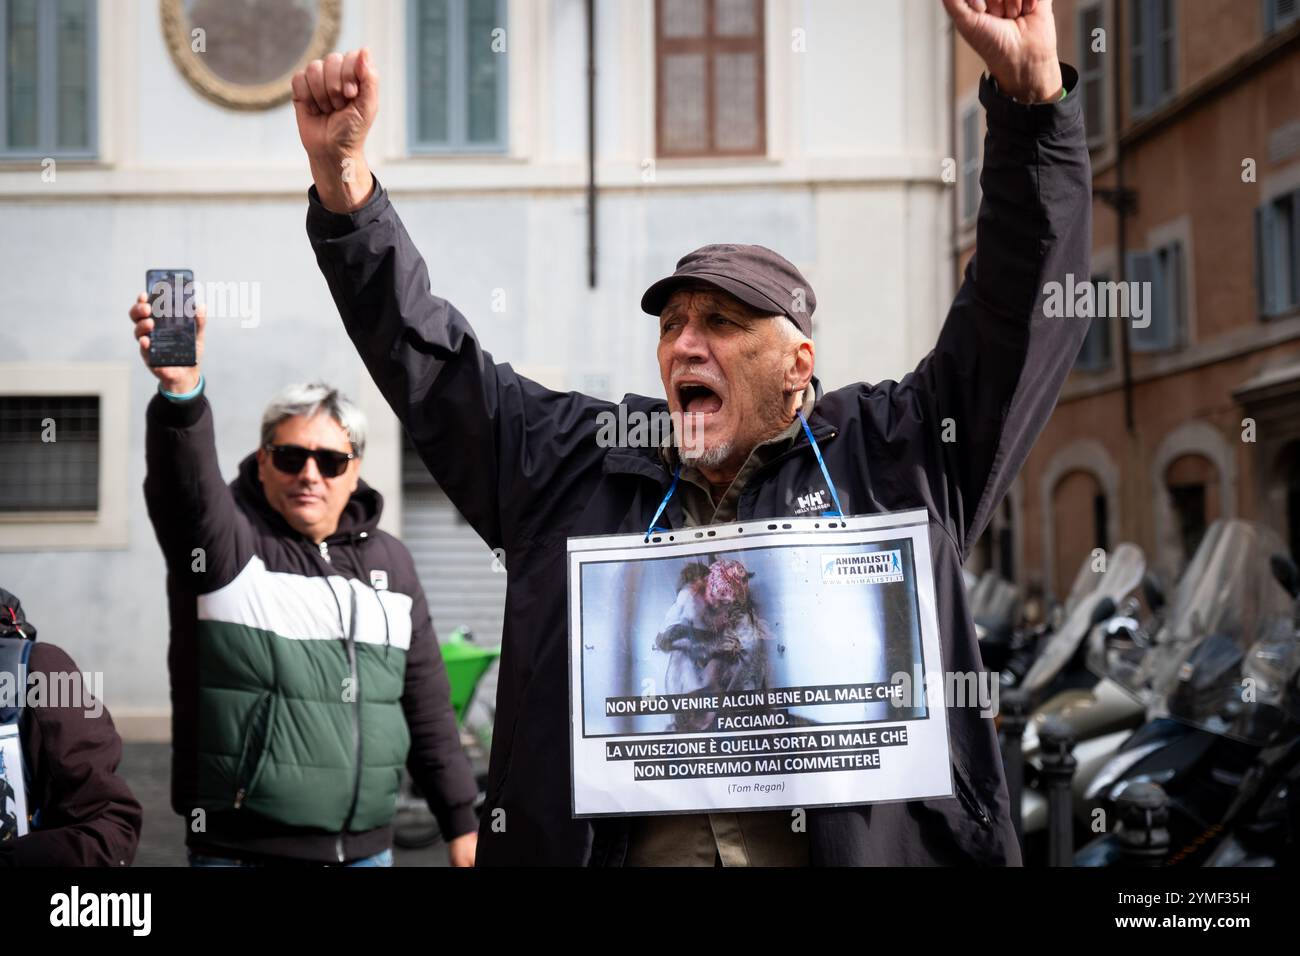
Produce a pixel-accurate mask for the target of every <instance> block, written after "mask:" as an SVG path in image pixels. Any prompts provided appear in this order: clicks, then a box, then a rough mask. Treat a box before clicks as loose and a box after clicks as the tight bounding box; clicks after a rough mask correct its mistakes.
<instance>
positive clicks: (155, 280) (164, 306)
mask: <svg viewBox="0 0 1300 956" xmlns="http://www.w3.org/2000/svg"><path fill="white" fill-rule="evenodd" d="M144 287H145V289H146V290H147V293H148V296H149V308H150V311H151V317H152V318H153V332H151V333H150V334H149V365H150V367H152V368H161V367H165V366H177V365H191V366H192V365H197V364H198V356H197V355H196V354H195V340H196V338H197V336H198V322H197V320H196V319H195V317H194V310H195V307H196V303H195V301H194V273H193V272H192V271H190V270H189V269H150V270H149V271H148V272H146V273H145V278H144Z"/></svg>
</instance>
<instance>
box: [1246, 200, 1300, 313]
mask: <svg viewBox="0 0 1300 956" xmlns="http://www.w3.org/2000/svg"><path fill="white" fill-rule="evenodd" d="M1255 287H1256V290H1257V292H1258V298H1259V312H1260V315H1262V316H1264V317H1265V318H1272V317H1273V316H1278V315H1286V314H1288V313H1290V312H1294V311H1295V310H1296V309H1300V189H1297V190H1295V191H1294V192H1289V193H1285V194H1283V195H1281V196H1278V197H1277V198H1275V199H1272V200H1270V201H1269V202H1267V203H1265V204H1264V205H1263V206H1261V207H1259V208H1258V209H1256V210H1255Z"/></svg>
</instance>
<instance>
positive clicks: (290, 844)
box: [130, 293, 478, 866]
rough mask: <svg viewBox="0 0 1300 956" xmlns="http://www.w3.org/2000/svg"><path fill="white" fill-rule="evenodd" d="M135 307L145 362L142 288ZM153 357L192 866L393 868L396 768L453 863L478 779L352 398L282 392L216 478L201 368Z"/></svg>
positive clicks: (151, 482)
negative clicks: (363, 469) (407, 775)
mask: <svg viewBox="0 0 1300 956" xmlns="http://www.w3.org/2000/svg"><path fill="white" fill-rule="evenodd" d="M130 315H131V319H132V321H133V322H134V323H135V336H136V338H137V340H138V341H139V347H140V353H141V355H142V356H143V357H145V358H146V359H147V354H148V348H149V334H150V332H151V331H152V330H153V320H152V319H151V318H150V307H149V303H148V300H147V297H146V296H145V295H144V294H143V293H142V294H141V295H140V297H139V299H138V300H137V301H136V303H135V305H134V306H132V308H131V310H130ZM197 318H198V342H197V354H198V356H199V357H200V359H201V358H202V354H203V335H204V327H205V324H206V323H205V318H206V316H205V312H204V310H203V308H202V307H200V308H199V314H198V317H197ZM150 371H151V372H152V373H153V374H154V376H155V377H156V378H157V379H158V394H156V395H155V396H154V397H153V399H152V401H151V402H150V403H149V408H148V412H147V421H148V429H147V435H146V441H145V449H146V450H145V455H146V462H147V473H146V477H145V485H144V489H145V500H146V503H147V505H148V511H149V518H150V520H151V521H152V522H153V526H154V531H155V532H156V534H157V536H158V542H159V544H160V545H161V546H162V551H163V557H164V558H165V560H166V562H167V597H168V603H169V610H170V614H171V644H170V647H169V649H168V668H169V672H170V675H171V682H172V807H173V809H174V810H175V811H176V812H177V813H179V814H181V816H183V817H184V818H185V821H186V845H187V847H188V850H189V854H190V862H191V865H194V866H257V865H269V864H278V863H305V864H311V863H318V864H335V865H347V866H391V865H392V850H391V843H392V820H393V815H394V812H395V809H396V799H397V792H398V788H399V785H400V783H401V779H402V775H401V770H402V768H403V767H404V766H405V767H407V768H408V769H409V770H410V772H411V775H412V776H413V777H414V778H415V781H416V782H417V784H419V786H420V788H421V789H422V790H423V792H424V794H425V795H426V797H427V799H428V801H429V807H430V809H431V810H433V812H434V814H435V815H436V816H437V818H438V822H439V824H440V826H441V828H442V832H443V834H444V835H445V836H446V837H447V839H448V853H449V856H450V860H451V863H452V865H453V866H473V865H474V855H475V847H476V845H477V836H476V830H477V826H478V821H477V818H476V816H475V813H474V800H475V796H476V794H477V786H476V784H475V781H474V777H473V774H472V772H471V770H470V767H469V762H468V760H467V759H466V757H465V754H464V752H463V751H462V750H461V747H460V737H459V732H458V730H457V727H456V719H455V714H454V711H453V709H452V706H451V697H450V689H449V687H448V683H447V677H446V673H445V670H444V668H443V664H442V657H441V655H440V654H439V652H438V646H437V641H436V638H435V636H434V633H433V625H432V623H431V621H430V620H429V609H428V605H427V604H426V602H425V597H424V593H423V591H422V590H421V588H420V585H419V582H418V580H417V578H416V574H415V566H414V563H413V562H412V560H411V555H410V553H409V552H408V551H407V549H406V547H405V546H404V545H403V544H402V543H401V542H400V541H398V540H397V539H396V538H394V537H393V536H392V535H389V534H387V533H385V532H383V531H380V530H379V527H378V524H379V516H380V512H381V509H382V507H383V499H382V498H381V497H380V495H379V493H378V492H377V491H375V490H374V489H373V488H370V487H369V486H367V485H366V483H365V482H364V481H362V480H361V478H360V466H361V458H362V455H363V454H364V451H365V419H364V417H363V416H362V414H361V411H360V409H358V408H357V407H356V406H354V405H353V404H352V403H351V402H350V401H348V399H347V398H346V397H344V396H343V395H341V394H340V393H339V392H338V391H337V390H335V389H333V388H330V387H329V386H327V385H320V384H312V385H294V386H290V387H289V388H286V389H284V390H283V391H282V392H280V393H279V394H278V395H277V396H276V397H275V398H274V399H273V400H272V401H271V403H270V405H268V406H267V408H266V411H265V412H264V413H263V416H262V434H261V442H260V445H259V447H258V449H257V451H256V452H255V453H254V454H251V455H248V456H247V457H246V458H245V459H244V460H243V461H242V462H241V464H240V466H239V475H238V477H237V478H236V479H235V480H234V481H233V482H231V483H230V484H229V485H227V484H226V482H225V480H224V479H223V478H222V476H221V471H220V469H219V467H218V464H217V448H216V441H215V438H214V432H213V416H212V409H211V407H210V405H209V404H208V400H207V398H206V397H205V396H204V390H205V388H204V379H203V376H202V374H201V372H200V368H199V366H198V365H197V364H196V365H195V366H194V367H192V368H190V367H172V368H151V369H150Z"/></svg>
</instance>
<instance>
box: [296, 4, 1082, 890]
mask: <svg viewBox="0 0 1300 956" xmlns="http://www.w3.org/2000/svg"><path fill="white" fill-rule="evenodd" d="M944 4H945V6H946V7H947V9H948V13H949V15H950V16H951V17H952V19H953V22H954V24H955V26H956V28H957V30H958V32H960V34H961V35H962V36H963V37H964V38H965V39H966V40H967V42H968V43H970V45H971V46H972V47H974V49H975V50H976V51H977V52H978V53H979V54H980V55H981V56H982V57H983V59H984V61H985V64H986V65H987V67H988V74H987V75H986V77H985V78H984V79H983V81H982V83H981V88H980V101H981V102H982V103H983V105H984V107H985V110H986V111H987V116H988V137H987V141H986V143H985V149H984V171H983V179H982V186H983V205H982V207H981V210H980V215H979V224H978V239H977V251H976V254H975V257H974V259H973V260H972V261H971V263H970V265H969V267H968V268H967V270H966V276H965V281H964V282H963V283H962V286H961V289H960V290H959V292H958V294H957V297H956V300H955V301H954V302H953V305H952V309H951V311H950V313H949V315H948V318H947V321H946V322H945V324H944V327H943V331H942V333H941V334H940V336H939V341H938V343H937V344H936V346H935V348H934V351H933V352H931V353H930V354H929V355H928V356H926V358H924V359H923V360H922V361H921V363H920V365H919V366H918V367H917V368H916V369H915V370H914V371H913V372H912V373H911V374H909V375H907V376H905V377H904V378H903V379H902V380H900V381H897V382H892V381H887V382H880V383H877V384H858V385H853V386H850V387H847V388H842V389H839V390H837V391H834V392H830V393H825V394H823V392H822V390H821V388H820V386H819V385H818V383H817V381H816V379H815V378H814V377H813V369H814V357H815V350H814V346H813V342H812V332H813V329H812V313H813V310H814V309H815V308H816V297H815V296H814V295H813V290H812V289H811V288H810V287H809V285H808V282H807V281H806V280H805V279H804V278H803V276H802V275H800V273H799V271H798V270H797V269H796V268H795V267H794V266H793V265H791V264H790V263H789V262H788V261H786V260H785V259H784V258H782V257H781V256H780V255H778V254H776V253H775V252H772V251H770V250H768V249H764V248H761V247H757V246H740V245H711V246H706V247H704V248H702V249H698V250H696V251H695V252H692V253H690V254H689V255H686V256H685V257H684V258H682V259H681V261H680V262H678V264H677V270H676V272H675V273H673V274H672V275H671V276H668V277H667V278H665V279H662V280H660V281H659V282H656V283H654V284H653V285H652V286H650V288H649V289H648V290H647V291H646V293H645V295H644V297H643V298H642V300H641V307H642V309H644V310H645V311H646V312H648V313H650V314H651V315H654V316H657V317H658V320H659V344H658V362H659V370H660V374H661V377H662V380H663V388H664V398H661V399H653V398H641V397H636V396H629V397H627V398H626V399H625V402H626V404H627V405H628V413H629V414H630V413H641V414H643V415H646V416H654V415H655V414H662V413H663V411H664V410H665V408H666V409H667V410H668V411H669V412H671V413H674V417H675V419H676V420H678V421H683V420H684V421H686V422H687V423H689V427H684V428H683V429H682V430H683V432H684V433H689V432H693V433H694V434H693V437H692V439H691V441H690V442H689V443H688V442H679V445H680V451H679V450H678V449H677V448H674V447H665V448H644V449H635V448H609V447H603V445H604V444H606V443H602V442H599V441H598V440H597V433H598V416H600V415H601V414H602V413H606V414H608V413H609V412H610V411H611V406H610V404H609V403H607V402H602V401H598V400H596V399H594V398H590V397H587V396H583V395H578V394H574V393H568V394H560V393H557V392H552V391H549V390H547V389H545V388H543V387H541V386H540V385H538V384H536V383H534V382H532V381H529V380H528V379H526V378H524V377H522V376H520V375H518V374H516V373H515V372H514V371H513V370H512V369H511V367H510V366H509V365H506V364H497V363H496V362H495V361H494V360H493V359H492V357H491V356H489V355H487V354H485V353H484V352H483V351H482V349H481V348H480V346H479V343H478V340H477V339H476V338H475V336H474V332H473V330H472V329H471V327H470V324H469V322H468V321H466V319H465V317H464V316H462V315H461V314H460V313H459V312H458V311H456V309H455V308H453V307H452V306H451V304H450V303H448V302H446V301H445V300H443V299H440V298H438V297H437V296H435V295H433V294H432V293H431V291H430V287H429V275H428V272H427V270H426V267H425V263H424V261H423V260H422V259H421V257H420V254H419V252H417V251H416V248H415V246H414V244H413V243H412V242H411V239H410V236H409V235H408V234H407V232H406V229H405V228H404V227H403V225H402V222H401V220H400V219H399V218H398V215H397V212H396V210H395V209H394V208H393V205H392V203H391V201H390V200H389V197H388V195H387V193H386V192H385V191H384V189H383V187H382V186H380V185H379V183H378V182H377V181H376V180H375V178H374V176H373V175H372V174H371V171H370V168H369V166H368V165H367V163H366V158H365V152H364V146H365V140H366V135H367V132H368V131H369V129H370V127H371V124H372V122H373V120H374V118H375V114H376V111H377V110H378V107H379V80H378V77H377V75H376V72H375V68H374V66H373V64H372V62H371V59H370V55H369V53H368V51H365V50H361V51H355V52H352V53H348V54H347V55H346V56H340V55H339V54H332V55H330V56H329V57H327V58H326V59H325V60H324V61H317V62H314V63H311V64H310V65H309V66H308V67H307V69H306V70H304V71H303V72H301V73H299V74H298V75H296V76H295V77H294V83H293V86H294V103H295V108H296V113H297V120H298V130H299V133H300V135H301V138H302V142H303V146H304V147H305V148H306V151H307V155H308V157H309V160H310V163H311V169H312V175H313V178H314V180H315V187H314V188H313V189H312V190H311V191H310V193H309V206H308V213H307V231H308V235H309V236H310V238H311V242H312V246H313V248H314V249H315V252H316V257H317V261H318V262H319V264H320V268H321V271H322V272H323V273H324V275H325V277H326V280H327V281H328V283H329V286H330V290H331V292H332V293H333V296H334V300H335V302H336V303H337V305H338V308H339V311H340V313H341V315H342V317H343V322H344V324H345V326H346V328H347V331H348V334H349V335H350V336H351V338H352V340H353V342H354V343H355V344H356V347H357V349H358V351H359V352H360V353H361V357H362V359H363V360H364V361H365V363H366V366H367V367H368V368H369V370H370V373H371V375H372V376H373V377H374V380H375V382H376V383H377V384H378V386H379V388H380V389H381V390H382V391H383V393H384V395H385V397H386V398H387V400H388V401H389V403H390V404H391V405H392V407H393V409H394V410H395V411H396V412H397V414H398V416H399V417H400V418H401V420H402V422H403V424H404V425H405V426H406V429H407V431H408V432H409V433H410V436H411V438H412V440H413V441H414V443H415V446H416V448H417V449H418V450H419V453H420V455H421V457H422V458H423V460H424V462H425V463H426V465H427V466H428V467H429V469H430V471H431V472H432V473H433V475H434V477H435V478H436V479H437V481H438V484H439V485H440V486H441V487H442V488H444V489H446V491H447V494H448V495H449V496H450V497H451V500H452V501H453V502H454V503H455V505H456V506H457V508H459V509H460V511H461V513H462V514H464V515H465V517H466V518H467V519H468V520H469V521H470V523H471V524H472V525H473V526H474V528H475V529H476V530H477V531H478V533H479V535H480V536H481V537H482V538H483V540H484V541H485V542H487V544H488V546H489V547H492V548H503V549H504V550H505V552H506V553H508V554H509V558H510V577H511V580H510V589H509V594H508V597H507V608H506V625H505V636H504V644H503V654H502V658H501V676H500V684H499V689H498V709H497V726H496V735H495V738H494V740H493V747H492V761H491V768H490V785H489V794H488V803H487V806H486V807H485V810H484V813H483V821H484V823H483V826H482V830H481V834H480V841H481V842H480V850H479V855H478V859H479V861H480V862H482V863H484V864H502V863H506V864H509V863H570V864H581V863H589V864H593V865H635V864H678V865H680V864H692V863H700V864H704V865H713V864H715V863H719V862H720V863H723V864H727V865H731V864H740V865H745V864H794V865H798V864H816V865H822V864H907V863H962V862H967V863H985V864H1018V863H1019V862H1020V853H1019V849H1018V847H1017V843H1016V838H1015V834H1014V832H1013V829H1012V825H1011V820H1010V815H1009V812H1008V804H1007V792H1006V786H1005V783H1004V781H1003V775H1002V764H1001V758H1000V756H999V752H998V745H997V739H996V735H995V732H994V727H993V722H992V721H991V720H990V719H988V718H987V717H981V716H979V713H978V712H977V711H976V710H975V709H973V708H949V710H948V714H947V717H948V723H949V736H950V741H951V748H952V750H951V752H952V764H953V766H952V770H953V779H954V781H955V787H956V791H955V792H956V796H955V797H952V798H945V799H930V800H917V801H912V802H908V803H893V804H877V805H862V806H850V807H834V808H821V809H810V810H809V811H808V814H807V832H806V833H805V832H792V827H791V825H790V815H789V814H788V813H786V812H784V811H782V812H756V813H713V814H695V815H686V816H654V817H641V818H632V819H628V818H618V819H602V820H598V821H596V822H594V823H593V822H589V821H587V820H577V819H574V818H573V816H572V814H571V810H570V793H569V761H570V754H569V719H570V718H569V687H568V679H567V665H566V648H567V641H566V627H567V618H566V605H565V599H566V588H565V575H566V567H567V565H566V561H565V539H566V538H567V537H569V536H578V535H591V534H615V533H631V532H637V533H639V532H643V531H645V530H646V528H647V527H649V526H650V525H651V523H652V521H653V519H654V518H655V517H656V509H657V506H658V505H659V503H660V502H661V501H662V500H663V499H664V497H665V494H666V493H668V491H669V489H670V488H671V487H674V476H677V478H678V479H679V480H677V482H676V486H675V491H674V492H673V493H672V494H671V496H670V497H669V499H668V506H667V508H666V510H665V511H664V512H663V514H662V515H661V516H659V523H660V524H661V525H666V526H670V527H674V528H682V527H690V526H697V525H704V524H710V523H718V522H728V521H733V520H746V521H748V520H752V519H755V518H769V517H775V516H778V515H780V516H785V515H791V514H808V513H815V512H812V511H811V510H810V506H809V505H808V504H807V502H809V501H817V502H823V501H824V502H825V504H822V505H821V506H820V507H823V508H824V507H827V506H828V505H829V503H830V500H831V498H832V497H833V496H834V493H835V492H838V500H839V504H840V505H841V507H842V509H843V511H844V513H846V514H875V513H880V512H888V511H899V510H904V509H912V508H924V509H926V510H927V511H928V513H929V516H930V547H931V550H932V554H933V562H934V568H933V571H934V579H935V581H936V589H937V593H936V597H937V606H938V619H939V626H940V630H941V642H942V650H943V660H944V666H945V667H946V668H947V669H949V670H950V671H958V672H968V673H970V672H976V671H978V670H980V658H979V651H978V648H977V645H976V638H975V630H974V627H973V625H972V623H971V620H970V615H969V613H968V611H967V608H966V604H965V600H964V595H963V589H962V576H961V567H962V561H963V560H964V559H965V557H966V555H967V553H968V552H969V550H970V548H971V547H972V546H973V545H974V543H975V541H976V540H977V538H978V537H979V535H980V533H981V532H982V531H983V529H984V527H985V526H986V524H987V523H988V520H989V517H990V515H992V514H993V513H994V510H995V509H996V508H997V507H998V504H999V502H1000V501H1001V500H1002V498H1003V496H1004V495H1005V494H1006V492H1007V489H1008V488H1009V487H1010V485H1011V482H1012V480H1013V479H1014V478H1015V476H1016V472H1017V470H1018V469H1019V468H1020V466H1021V464H1022V463H1023V462H1024V460H1025V457H1026V456H1027V455H1028V453H1029V450H1030V447H1031V446H1032V444H1033V442H1034V439H1035V438H1036V436H1037V435H1038V433H1039V431H1040V430H1041V428H1042V426H1043V424H1044V423H1045V421H1046V420H1047V417H1048V415H1049V414H1050V412H1051V410H1052V408H1053V406H1054V404H1055V402H1056V399H1057V395H1058V393H1059V390H1060V388H1061V385H1062V383H1063V382H1064V380H1065V378H1066V375H1067V374H1068V372H1069V370H1070V366H1071V364H1072V363H1073V361H1074V357H1075V355H1076V353H1077V352H1078V349H1079V346H1080V344H1081V342H1082V339H1083V336H1084V333H1085V331H1086V326H1085V324H1084V323H1082V322H1078V323H1075V322H1070V321H1065V320H1060V319H1049V318H1047V317H1045V316H1044V313H1043V308H1042V303H1043V298H1044V286H1045V285H1047V284H1048V283H1051V282H1054V281H1064V280H1065V278H1066V276H1067V275H1069V274H1074V275H1076V276H1086V275H1088V270H1089V264H1088V250H1089V245H1090V225H1091V194H1090V182H1091V174H1090V170H1089V165H1088V151H1087V147H1086V145H1085V138H1084V129H1083V122H1082V118H1081V111H1080V109H1079V103H1078V98H1077V97H1076V96H1073V95H1070V93H1071V91H1072V90H1073V88H1074V85H1075V84H1076V83H1077V80H1078V77H1077V74H1076V73H1075V71H1073V70H1072V69H1070V68H1068V67H1062V66H1061V64H1060V63H1059V62H1058V60H1057V54H1056V31H1055V27H1054V24H1053V20H1052V9H1051V3H1050V0H987V3H985V2H983V0H944ZM844 320H845V321H851V320H852V317H848V316H846V317H844ZM683 416H684V419H683ZM801 418H802V419H804V420H806V422H807V428H806V429H805V427H804V423H803V421H801ZM946 419H951V420H953V421H955V422H956V424H957V430H958V440H956V441H944V440H943V431H944V422H945V420H946ZM650 420H653V418H651V419H650ZM818 450H820V455H821V457H822V458H824V460H825V465H826V468H827V469H828V472H829V475H830V478H831V481H832V482H833V485H832V487H831V488H826V487H825V484H826V481H825V479H824V478H823V477H822V475H823V472H822V469H821V468H820V467H819V463H818V455H817V453H818ZM828 493H829V495H830V497H828ZM800 499H803V503H802V504H801V502H800ZM818 510H820V508H819V509H818ZM497 819H500V820H503V821H504V822H505V826H504V827H499V826H493V825H492V822H491V821H494V820H497Z"/></svg>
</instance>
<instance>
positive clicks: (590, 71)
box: [587, 0, 596, 289]
mask: <svg viewBox="0 0 1300 956" xmlns="http://www.w3.org/2000/svg"><path fill="white" fill-rule="evenodd" d="M587 287H588V288H590V289H594V288H596V0H587Z"/></svg>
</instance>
